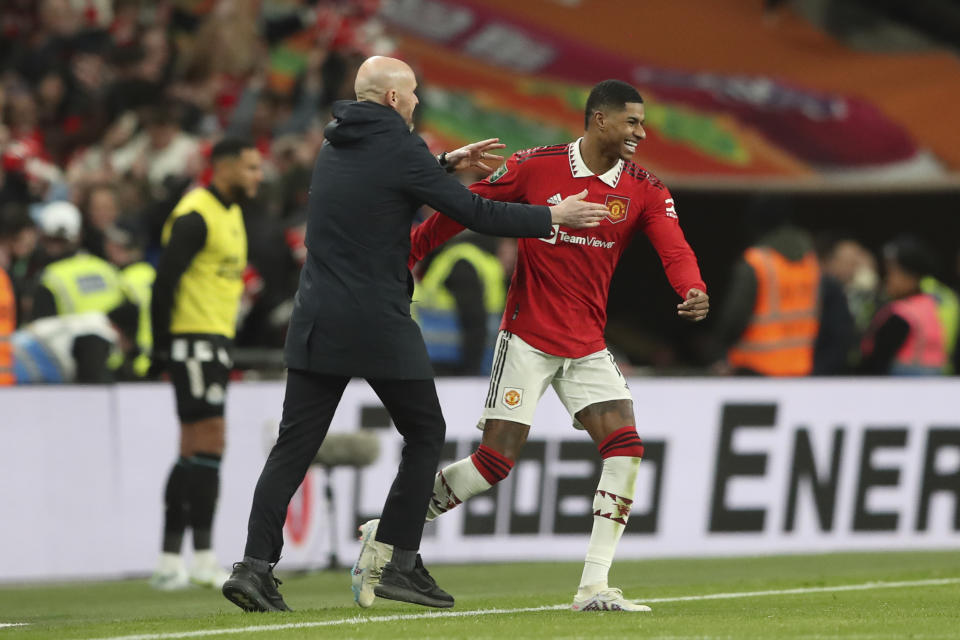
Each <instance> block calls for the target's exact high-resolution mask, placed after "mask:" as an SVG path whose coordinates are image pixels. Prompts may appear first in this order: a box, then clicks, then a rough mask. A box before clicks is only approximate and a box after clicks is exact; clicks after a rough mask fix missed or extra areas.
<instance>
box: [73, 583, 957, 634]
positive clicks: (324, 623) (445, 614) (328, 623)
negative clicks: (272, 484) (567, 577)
mask: <svg viewBox="0 0 960 640" xmlns="http://www.w3.org/2000/svg"><path fill="white" fill-rule="evenodd" d="M948 584H960V578H937V579H931V580H904V581H900V582H863V583H861V584H845V585H837V586H834V587H800V588H797V589H771V590H769V591H737V592H732V593H708V594H704V595H699V596H677V597H673V598H649V599H648V598H641V599H640V600H641V601H642V602H645V603H647V602H649V603H658V602H690V601H695V600H728V599H731V598H756V597H762V596H785V595H802V594H808V593H829V592H836V591H865V590H868V589H897V588H901V587H931V586H941V585H948ZM569 607H570V605H569V604H554V605H545V606H541V607H522V608H517V609H474V610H471V611H438V612H433V613H404V614H395V615H389V616H370V617H365V616H353V617H350V618H338V619H336V620H317V621H315V622H291V623H287V624H264V625H252V626H249V627H232V628H227V629H203V630H200V631H176V632H172V633H145V634H139V635H132V636H112V637H109V638H94V639H92V640H175V639H177V638H202V637H206V636H222V635H231V634H238V633H262V632H265V631H284V630H287V629H313V628H316V627H334V626H341V625H352V624H368V623H371V622H401V621H405V620H429V619H431V618H464V617H467V616H489V615H493V614H498V613H533V612H537V611H557V610H559V609H568V608H569Z"/></svg>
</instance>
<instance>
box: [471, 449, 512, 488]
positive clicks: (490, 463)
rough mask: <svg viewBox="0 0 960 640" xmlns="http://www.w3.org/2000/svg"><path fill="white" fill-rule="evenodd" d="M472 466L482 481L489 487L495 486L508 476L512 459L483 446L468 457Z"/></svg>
mask: <svg viewBox="0 0 960 640" xmlns="http://www.w3.org/2000/svg"><path fill="white" fill-rule="evenodd" d="M470 460H471V461H473V466H475V467H476V468H477V471H479V472H480V475H482V476H483V478H484V480H486V481H487V482H489V483H490V484H491V485H495V484H497V483H498V482H500V481H501V480H503V479H504V478H506V477H507V476H508V475H510V471H511V469H513V463H514V461H513V459H512V458H508V457H506V456H505V455H503V454H502V453H501V452H499V451H497V450H496V449H492V448H490V447H488V446H487V445H485V444H481V445H480V446H479V447H477V450H476V451H474V452H473V455H471V456H470Z"/></svg>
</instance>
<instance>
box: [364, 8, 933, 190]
mask: <svg viewBox="0 0 960 640" xmlns="http://www.w3.org/2000/svg"><path fill="white" fill-rule="evenodd" d="M638 10H639V9H638ZM594 14H595V12H594ZM381 15H382V17H384V19H385V20H386V21H387V23H388V24H389V25H390V26H391V27H392V28H393V29H394V30H395V31H399V32H401V33H403V34H406V36H407V37H405V38H404V39H402V41H401V49H402V50H403V51H404V52H405V53H406V54H407V55H408V57H411V59H413V60H414V61H415V62H416V64H417V65H418V67H419V68H420V71H421V74H422V76H423V77H424V79H425V82H426V84H427V85H428V86H429V87H433V88H434V89H438V90H440V91H441V92H446V94H447V95H446V96H444V95H443V93H441V96H440V97H441V98H444V97H446V99H447V101H448V102H449V101H451V100H453V101H456V98H457V97H460V98H462V97H463V96H467V97H468V99H469V102H470V103H471V104H472V105H473V107H474V108H475V109H477V111H478V113H479V114H480V115H482V114H483V113H484V112H491V111H492V112H493V113H494V114H495V115H497V114H507V115H508V116H510V115H512V116H513V117H514V118H519V119H525V120H527V121H530V122H532V123H534V124H541V125H548V127H547V128H548V129H549V128H550V126H552V127H554V128H558V129H560V131H562V132H563V133H566V136H565V137H563V138H560V139H557V138H553V139H545V140H542V141H541V142H539V143H540V144H547V143H556V142H562V141H563V140H564V139H566V138H569V137H571V136H576V135H578V132H579V131H582V117H583V116H582V107H583V102H584V100H585V97H586V91H588V90H589V87H590V86H592V85H593V84H595V83H596V82H598V81H600V80H603V79H606V78H620V79H624V80H627V81H630V82H632V83H634V84H635V85H636V86H637V87H638V88H639V89H640V90H641V93H642V94H643V95H644V96H645V97H646V98H647V124H648V134H649V137H648V142H647V144H645V145H643V146H642V147H641V150H640V151H639V155H640V156H641V157H642V158H643V159H644V160H645V159H649V163H647V162H643V161H641V162H643V163H644V164H650V165H651V166H652V167H654V168H655V169H657V170H663V171H664V172H667V173H673V174H696V175H711V174H712V175H730V174H733V175H738V174H739V175H763V176H800V175H804V174H810V173H829V172H833V171H844V170H863V169H868V170H869V169H878V170H881V171H883V172H884V173H885V174H887V175H889V174H890V172H891V171H892V172H893V174H894V175H896V173H897V171H899V170H900V169H902V170H903V173H904V174H905V175H906V174H907V173H909V174H910V175H912V176H917V175H926V176H931V175H932V176H935V175H938V174H939V173H941V169H940V167H939V166H938V164H937V163H936V162H935V161H933V160H932V159H931V158H930V157H929V156H928V155H926V154H924V153H922V152H921V151H920V149H918V146H917V144H916V143H915V142H914V140H913V139H912V138H911V136H910V135H909V134H908V133H907V131H906V130H905V129H904V128H903V127H901V126H899V125H898V124H897V123H895V122H893V121H892V120H891V119H890V118H888V117H886V116H885V115H884V114H883V113H882V112H881V111H880V110H879V109H877V108H876V107H875V106H874V105H873V104H871V103H869V102H866V101H864V100H862V99H859V98H855V97H851V96H845V95H839V94H836V93H829V92H823V91H815V90H811V89H809V88H805V87H802V86H799V85H798V84H795V83H788V82H784V81H781V80H779V79H777V78H774V77H769V76H759V75H731V74H721V73H711V72H707V71H702V72H701V71H696V72H691V71H683V70H678V69H671V68H666V67H662V66H658V65H655V64H649V63H645V62H643V61H641V60H634V59H630V58H628V57H625V56H621V55H617V54H615V53H611V52H608V51H606V50H602V49H600V48H598V47H596V46H593V45H591V44H589V43H585V42H580V41H578V40H576V39H574V38H571V37H568V36H566V35H563V34H560V33H557V32H555V31H551V30H548V29H546V28H543V27H541V26H538V25H537V24H534V23H533V22H531V21H528V20H524V19H522V18H519V17H517V16H515V15H511V14H510V13H508V12H506V11H503V10H499V9H496V8H491V7H490V6H488V5H484V4H481V3H478V2H472V1H469V0H390V1H387V2H385V3H384V4H383V7H382V12H381ZM590 15H591V14H590V13H589V12H587V11H586V10H584V19H589V18H590ZM451 93H452V94H455V95H454V96H453V98H451V97H450V95H449V94H451ZM461 107H462V105H461ZM438 110H439V112H440V113H437V112H436V111H435V113H434V116H435V117H433V118H428V119H427V124H428V126H429V127H431V128H432V127H433V124H434V122H436V121H437V120H440V121H443V120H447V121H450V120H455V119H456V118H455V114H453V113H446V114H444V113H443V107H442V106H441V107H439V108H438ZM493 119H496V117H495V118H493ZM447 124H448V125H449V124H450V122H447ZM438 128H439V129H441V130H442V129H444V126H443V123H442V122H441V124H440V126H439V127H438ZM440 133H441V135H443V134H446V135H447V136H449V135H451V134H452V133H453V132H452V130H447V131H441V132H440ZM544 133H546V134H553V135H557V131H549V130H548V131H546V132H544ZM466 137H467V138H471V139H472V138H473V137H476V136H466Z"/></svg>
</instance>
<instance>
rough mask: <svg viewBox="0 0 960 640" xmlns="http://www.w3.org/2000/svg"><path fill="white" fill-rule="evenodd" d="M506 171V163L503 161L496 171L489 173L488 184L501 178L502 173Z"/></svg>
mask: <svg viewBox="0 0 960 640" xmlns="http://www.w3.org/2000/svg"><path fill="white" fill-rule="evenodd" d="M506 172H507V163H506V162H504V163H503V164H502V165H500V167H499V168H498V169H497V170H496V171H494V172H493V173H491V174H490V177H489V178H487V182H489V183H490V184H493V183H494V182H496V181H497V180H499V179H500V178H502V177H503V174H505V173H506Z"/></svg>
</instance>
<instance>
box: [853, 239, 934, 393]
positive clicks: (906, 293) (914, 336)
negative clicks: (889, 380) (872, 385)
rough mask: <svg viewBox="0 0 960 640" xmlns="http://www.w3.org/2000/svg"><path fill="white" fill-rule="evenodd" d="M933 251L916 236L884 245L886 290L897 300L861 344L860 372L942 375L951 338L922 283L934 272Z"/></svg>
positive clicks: (881, 313) (879, 316) (882, 311)
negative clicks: (948, 342)
mask: <svg viewBox="0 0 960 640" xmlns="http://www.w3.org/2000/svg"><path fill="white" fill-rule="evenodd" d="M929 256H930V252H929V250H928V249H927V248H926V247H925V246H924V245H923V243H922V242H921V241H920V240H918V239H917V238H914V237H912V236H901V237H899V238H897V239H896V240H894V241H893V242H891V243H890V244H888V245H886V246H885V247H884V249H883V258H884V267H885V270H886V277H885V278H884V282H883V284H884V289H885V292H886V294H887V297H888V298H889V299H890V300H891V301H890V302H889V303H888V304H887V305H885V306H884V307H882V308H881V309H880V311H878V312H877V315H876V316H874V318H873V322H872V323H871V324H870V328H869V329H867V334H866V336H864V339H863V343H862V344H861V360H860V365H859V367H858V369H857V370H858V372H859V373H861V374H866V375H894V376H936V375H942V374H943V373H944V367H945V365H946V364H947V356H948V354H947V341H946V337H945V335H944V329H943V324H942V323H941V322H940V318H939V316H938V315H937V303H936V300H934V298H933V296H931V295H928V294H926V293H923V291H921V289H920V281H921V279H922V278H923V277H924V276H927V275H930V273H931V272H932V271H933V268H932V265H931V264H930V258H929Z"/></svg>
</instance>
